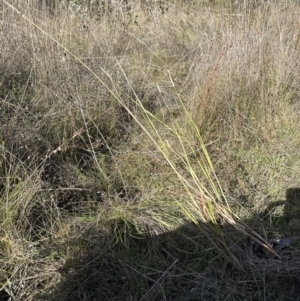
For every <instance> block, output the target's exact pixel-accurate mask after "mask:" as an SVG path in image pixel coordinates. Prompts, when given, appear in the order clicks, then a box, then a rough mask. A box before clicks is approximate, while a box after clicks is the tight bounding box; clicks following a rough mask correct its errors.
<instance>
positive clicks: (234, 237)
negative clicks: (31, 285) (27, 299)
mask: <svg viewBox="0 0 300 301" xmlns="http://www.w3.org/2000/svg"><path fill="white" fill-rule="evenodd" d="M299 202H300V188H291V189H288V190H287V193H286V200H285V201H284V202H282V201H281V202H278V203H279V204H282V205H283V204H284V205H283V206H284V216H283V217H282V219H286V220H289V221H291V220H293V219H295V218H296V217H299V212H300V206H299ZM272 208H273V207H272ZM270 211H271V209H270V208H268V212H269V213H270ZM257 218H258V219H260V217H257V216H254V217H253V220H254V219H255V220H257ZM247 224H249V225H251V220H250V221H247ZM118 227H119V229H124V227H125V225H122V224H119V225H118ZM200 227H201V225H200ZM125 228H126V233H125V232H124V231H123V232H122V233H121V234H120V235H117V236H116V235H115V234H114V235H113V234H106V235H105V234H103V232H102V231H99V230H97V229H95V228H90V229H89V230H87V231H86V232H85V233H84V234H82V236H81V237H80V238H79V239H78V241H77V242H76V243H77V244H78V245H81V246H84V247H83V248H81V249H84V250H85V251H82V252H81V253H80V254H75V256H74V257H73V259H72V260H69V261H68V262H66V264H65V266H64V267H63V268H62V269H61V270H60V271H59V272H60V273H61V275H62V276H63V279H64V281H63V282H61V284H60V285H59V286H58V287H57V288H56V291H55V292H53V294H51V296H44V299H43V300H66V301H68V300H70V301H71V300H86V301H92V300H95V301H96V300H99V301H100V300H149V301H150V300H172V301H175V300H176V301H177V300H178V301H179V300H299V296H300V248H299V244H298V242H297V241H295V242H293V243H292V244H291V245H290V246H288V247H286V248H284V249H282V250H280V251H278V254H279V255H280V256H281V259H279V258H275V257H274V256H273V257H272V256H266V257H263V258H261V257H259V256H256V253H255V250H254V249H253V242H251V241H250V240H249V239H248V238H246V237H243V236H242V235H241V234H240V233H238V232H237V231H236V230H235V229H233V227H231V226H222V230H223V233H224V234H225V236H226V239H227V241H228V245H229V246H230V248H231V250H232V252H233V253H234V254H235V255H236V257H237V258H238V259H239V261H240V262H241V264H242V266H243V268H244V271H239V270H237V269H235V268H234V267H233V266H232V265H231V264H230V263H228V262H226V261H225V260H224V259H223V258H222V256H220V255H219V254H218V253H217V251H216V250H215V249H214V247H213V245H212V244H211V243H210V242H209V240H208V239H207V238H206V237H205V236H204V235H203V234H202V233H201V231H200V230H199V226H196V225H193V224H187V225H184V226H182V227H180V228H178V229H176V230H174V231H171V232H167V233H164V234H161V235H157V236H152V237H151V236H141V235H138V234H137V233H135V230H134V227H132V228H131V227H130V226H127V227H125ZM271 228H272V231H271V232H269V233H275V232H274V226H271V227H270V229H271ZM278 229H279V228H278ZM254 230H257V229H254ZM257 231H258V232H259V230H257ZM298 232H299V228H298ZM278 233H279V230H278ZM259 234H260V235H261V236H263V237H264V234H263V233H259ZM285 234H287V235H288V233H287V228H286V229H285V233H284V235H285ZM116 237H118V239H116ZM266 238H267V239H270V238H274V237H266Z"/></svg>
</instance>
